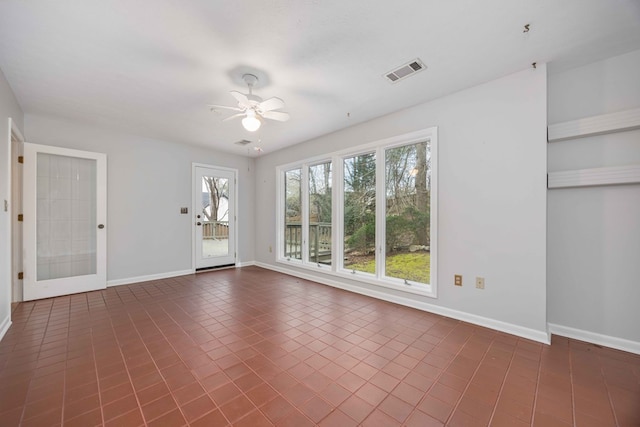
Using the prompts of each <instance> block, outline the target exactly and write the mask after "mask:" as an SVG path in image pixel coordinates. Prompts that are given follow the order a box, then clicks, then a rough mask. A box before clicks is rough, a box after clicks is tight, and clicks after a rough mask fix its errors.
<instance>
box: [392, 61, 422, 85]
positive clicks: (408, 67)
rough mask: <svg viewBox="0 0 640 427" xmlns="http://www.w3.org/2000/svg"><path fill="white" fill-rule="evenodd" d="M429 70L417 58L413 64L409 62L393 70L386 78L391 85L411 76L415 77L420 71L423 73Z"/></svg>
mask: <svg viewBox="0 0 640 427" xmlns="http://www.w3.org/2000/svg"><path fill="white" fill-rule="evenodd" d="M425 68H427V67H426V66H425V65H424V64H423V63H422V61H421V60H420V59H418V58H416V59H414V60H413V61H411V62H407V63H406V64H404V65H402V66H400V67H398V68H396V69H395V70H391V71H389V72H388V73H386V74H385V75H384V76H385V78H387V80H389V81H390V82H391V83H396V82H398V81H400V80H403V79H405V78H407V77H409V76H412V75H414V74H415V73H417V72H418V71H422V70H424V69H425Z"/></svg>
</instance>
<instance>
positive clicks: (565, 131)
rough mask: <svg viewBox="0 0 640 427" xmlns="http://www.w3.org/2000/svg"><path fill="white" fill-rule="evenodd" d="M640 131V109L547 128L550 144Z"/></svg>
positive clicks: (586, 118)
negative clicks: (628, 131) (614, 133)
mask: <svg viewBox="0 0 640 427" xmlns="http://www.w3.org/2000/svg"><path fill="white" fill-rule="evenodd" d="M633 129H640V108H636V109H633V110H625V111H620V112H617V113H610V114H601V115H599V116H593V117H585V118H582V119H578V120H572V121H570V122H563V123H557V124H555V125H550V126H549V127H548V128H547V131H548V136H547V139H548V141H549V142H557V141H565V140H567V139H573V138H582V137H585V136H592V135H602V134H606V133H613V132H622V131H627V130H633Z"/></svg>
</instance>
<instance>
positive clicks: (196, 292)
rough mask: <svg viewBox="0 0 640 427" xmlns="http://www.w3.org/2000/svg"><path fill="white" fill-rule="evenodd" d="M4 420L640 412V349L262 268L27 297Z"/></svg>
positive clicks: (639, 418)
mask: <svg viewBox="0 0 640 427" xmlns="http://www.w3.org/2000/svg"><path fill="white" fill-rule="evenodd" d="M0 425H2V426H17V425H22V426H56V425H65V426H82V427H87V426H94V425H106V426H120V427H122V426H142V425H147V426H154V427H155V426H164V427H170V426H182V425H190V426H194V427H195V426H197V427H200V426H225V425H234V426H249V427H259V426H270V425H277V426H295V427H303V426H312V425H320V426H332V427H335V426H338V427H342V426H356V425H363V426H400V425H404V426H420V427H425V426H442V425H447V426H452V427H458V426H489V425H490V426H508V427H518V426H529V425H533V426H544V427H549V426H586V427H588V426H597V427H603V426H638V425H640V356H637V355H632V354H628V353H624V352H620V351H615V350H611V349H606V348H599V347H597V346H594V345H589V344H585V343H582V342H578V341H573V340H568V339H564V338H554V340H553V344H552V345H551V346H545V345H541V344H538V343H535V342H531V341H528V340H525V339H520V338H517V337H514V336H511V335H507V334H503V333H499V332H495V331H491V330H488V329H484V328H481V327H476V326H473V325H469V324H467V323H464V322H459V321H456V320H452V319H447V318H444V317H441V316H437V315H433V314H430V313H425V312H421V311H418V310H413V309H410V308H406V307H401V306H397V305H394V304H390V303H386V302H382V301H378V300H375V299H371V298H367V297H364V296H361V295H356V294H352V293H349V292H344V291H341V290H337V289H333V288H331V287H328V286H324V285H319V284H316V283H312V282H308V281H304V280H301V279H297V278H294V277H290V276H286V275H283V274H279V273H275V272H271V271H267V270H263V269H260V268H257V267H248V268H243V269H237V270H223V271H217V272H211V273H204V274H199V275H194V276H185V277H180V278H174V279H166V280H159V281H154V282H147V283H142V284H135V285H130V286H120V287H115V288H109V289H107V290H105V291H98V292H91V293H87V294H78V295H71V296H65V297H60V298H52V299H47V300H42V301H35V302H28V303H22V304H19V305H18V306H17V307H15V309H14V311H13V326H11V328H10V330H9V331H8V333H7V334H6V336H5V337H4V339H3V340H2V342H1V343H0Z"/></svg>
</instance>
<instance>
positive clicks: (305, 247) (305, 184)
mask: <svg viewBox="0 0 640 427" xmlns="http://www.w3.org/2000/svg"><path fill="white" fill-rule="evenodd" d="M300 180H301V181H302V182H300V192H301V198H300V199H301V200H300V202H301V203H302V209H301V210H300V212H301V215H302V218H300V224H301V227H302V249H301V250H302V262H303V263H308V262H309V165H308V164H306V163H305V164H303V165H302V166H301V173H300Z"/></svg>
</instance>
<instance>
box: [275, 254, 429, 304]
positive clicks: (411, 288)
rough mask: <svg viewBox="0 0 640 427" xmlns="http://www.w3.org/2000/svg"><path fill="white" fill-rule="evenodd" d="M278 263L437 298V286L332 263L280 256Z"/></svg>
mask: <svg viewBox="0 0 640 427" xmlns="http://www.w3.org/2000/svg"><path fill="white" fill-rule="evenodd" d="M276 262H277V263H278V264H282V265H288V266H291V267H295V268H300V269H304V270H307V271H313V272H317V273H322V274H325V275H327V276H331V277H339V278H342V279H347V280H353V281H355V282H361V283H366V284H368V285H374V286H378V287H382V288H386V289H393V290H395V291H400V292H405V293H409V294H414V295H421V296H425V297H429V298H437V294H436V290H435V287H434V286H432V285H425V284H413V285H405V284H402V283H396V282H394V281H392V280H379V279H377V278H375V277H374V276H373V275H370V274H368V273H356V274H353V273H351V272H350V271H348V270H337V271H336V270H334V269H333V266H331V265H323V264H320V265H316V264H311V263H303V262H302V261H301V260H297V259H286V258H278V259H277V260H276Z"/></svg>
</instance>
